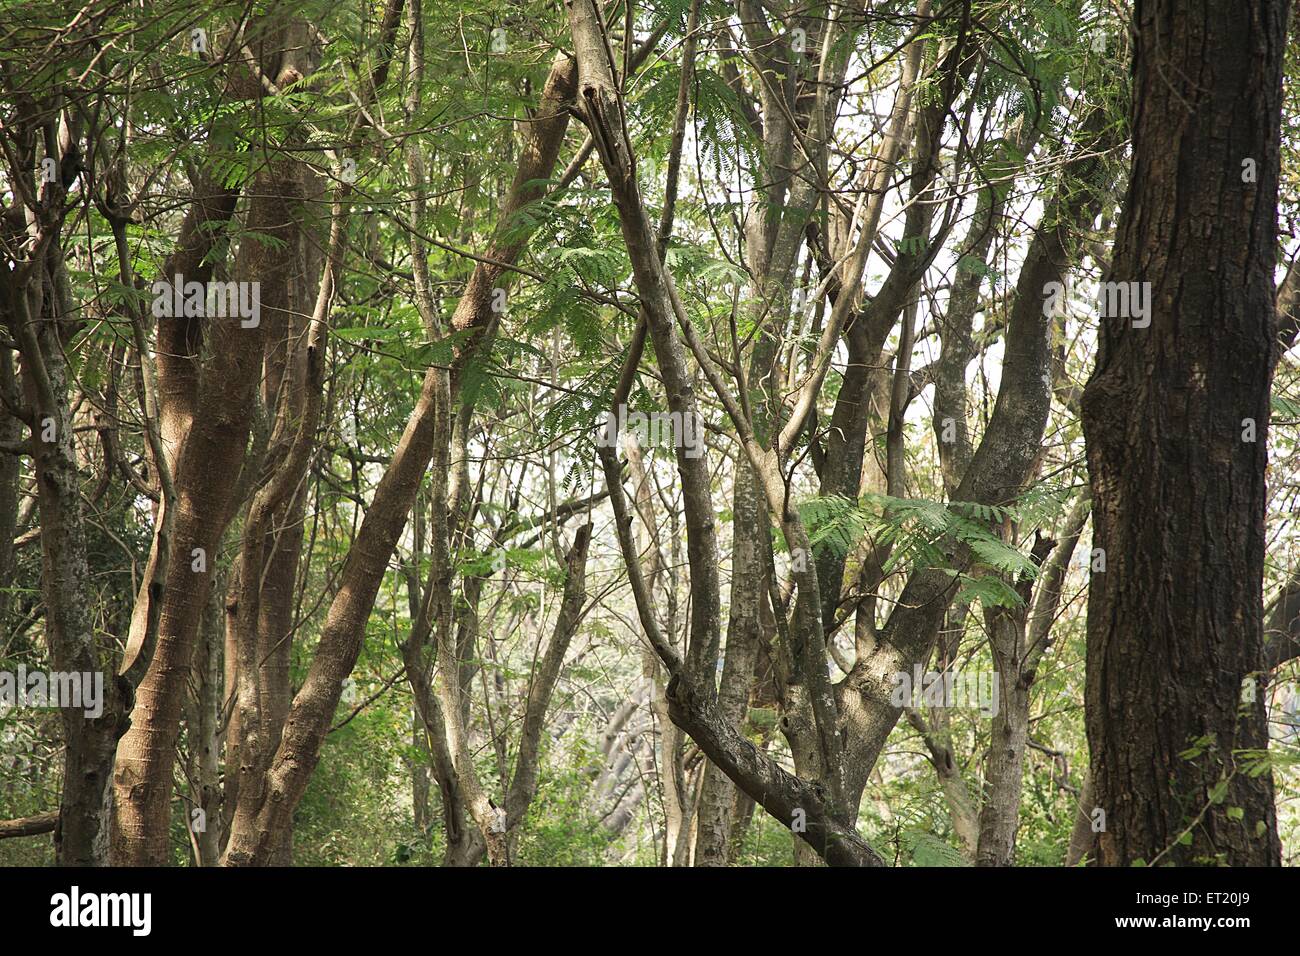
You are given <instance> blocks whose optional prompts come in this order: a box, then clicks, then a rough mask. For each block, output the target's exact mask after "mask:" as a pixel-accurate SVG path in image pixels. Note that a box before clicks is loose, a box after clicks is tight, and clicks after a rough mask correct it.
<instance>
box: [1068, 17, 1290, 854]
mask: <svg viewBox="0 0 1300 956" xmlns="http://www.w3.org/2000/svg"><path fill="white" fill-rule="evenodd" d="M1286 18H1287V2H1286V0H1251V2H1245V3H1242V2H1227V0H1211V2H1207V3H1203V4H1191V5H1189V4H1184V3H1177V2H1173V0H1139V2H1138V3H1137V5H1136V8H1135V11H1134V32H1135V36H1136V52H1135V56H1134V62H1133V87H1134V90H1133V93H1134V109H1133V124H1132V125H1133V170H1132V175H1131V178H1130V182H1129V189H1128V195H1127V198H1126V200H1125V203H1124V209H1123V213H1122V215H1121V218H1120V223H1119V227H1118V238H1117V241H1116V247H1115V254H1114V258H1113V261H1112V266H1111V270H1110V274H1109V275H1108V279H1109V280H1111V281H1117V282H1139V283H1149V289H1150V297H1149V302H1150V316H1149V318H1150V326H1149V327H1145V328H1135V327H1133V324H1132V323H1131V322H1130V321H1129V320H1127V319H1126V318H1123V317H1109V318H1108V317H1103V318H1102V319H1101V332H1100V347H1099V353H1098V357H1097V364H1096V367H1095V369H1094V371H1093V374H1092V377H1091V378H1090V379H1089V381H1088V385H1087V387H1086V389H1085V390H1084V396H1083V406H1082V407H1083V426H1084V434H1085V437H1086V439H1087V447H1088V469H1089V473H1090V476H1091V481H1092V488H1093V497H1094V502H1095V504H1094V528H1095V534H1094V541H1095V543H1096V546H1097V547H1100V548H1101V549H1103V550H1104V551H1105V553H1106V558H1107V566H1106V572H1105V573H1104V574H1101V573H1098V574H1094V575H1093V576H1092V582H1091V587H1090V590H1089V599H1088V654H1087V724H1088V742H1089V746H1090V748H1091V751H1092V772H1093V777H1094V781H1095V786H1096V791H1097V803H1098V805H1099V806H1100V807H1102V808H1103V809H1104V810H1105V811H1106V814H1107V822H1106V830H1105V832H1103V833H1102V834H1101V835H1100V840H1099V850H1098V862H1099V863H1100V864H1102V865H1107V866H1123V865H1129V864H1131V863H1134V862H1135V861H1138V860H1143V861H1146V862H1147V863H1148V864H1154V863H1156V862H1157V861H1159V862H1161V863H1174V864H1182V865H1195V864H1220V863H1226V864H1228V865H1233V866H1240V865H1277V864H1278V862H1279V852H1280V851H1279V845H1278V837H1277V825H1276V819H1275V814H1274V806H1273V783H1272V775H1271V772H1270V771H1268V770H1267V769H1266V768H1265V769H1264V770H1263V772H1262V773H1259V774H1258V775H1253V774H1247V773H1246V772H1244V768H1243V765H1242V758H1241V754H1240V752H1241V751H1242V750H1243V749H1251V748H1257V749H1261V750H1262V749H1263V748H1266V747H1267V745H1268V733H1267V725H1266V716H1265V696H1266V695H1265V694H1263V693H1260V692H1253V693H1243V686H1244V685H1246V686H1248V688H1249V689H1250V690H1254V685H1255V682H1256V681H1259V680H1260V678H1261V672H1262V670H1263V667H1264V659H1263V654H1262V648H1263V634H1262V630H1263V628H1262V618H1263V601H1262V593H1261V588H1262V584H1261V582H1262V576H1263V561H1264V541H1265V538H1264V511H1265V507H1266V501H1267V496H1266V492H1265V486H1264V471H1265V465H1266V462H1267V446H1266V442H1267V430H1268V415H1269V386H1270V380H1271V377H1272V366H1273V360H1274V356H1275V349H1274V340H1275V335H1276V316H1275V307H1274V286H1273V268H1274V265H1275V263H1276V261H1277V260H1276V252H1275V250H1276V242H1277V237H1276V231H1277V223H1276V216H1277V189H1278V164H1279V137H1280V132H1279V127H1280V115H1281V77H1282V63H1283V51H1284V49H1285V41H1286ZM1247 160H1249V161H1250V162H1249V163H1248V164H1247V163H1246V161H1247ZM1247 165H1249V166H1251V167H1252V169H1253V173H1254V175H1246V173H1247V170H1246V169H1245V166H1247ZM1247 420H1250V423H1251V424H1250V425H1248V424H1247ZM1252 425H1253V429H1254V433H1253V434H1248V433H1247V432H1246V431H1245V430H1246V429H1247V428H1249V427H1251V426H1252ZM1198 741H1200V742H1201V743H1200V744H1198V743H1197V742H1198ZM1189 749H1195V750H1196V751H1198V752H1197V753H1195V754H1190V755H1189V754H1187V753H1186V752H1187V751H1189ZM1216 788H1217V789H1216ZM1234 815H1235V816H1237V817H1238V819H1233V816H1234ZM1184 839H1189V842H1182V841H1183V840H1184Z"/></svg>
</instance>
